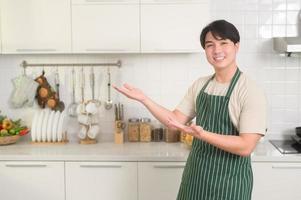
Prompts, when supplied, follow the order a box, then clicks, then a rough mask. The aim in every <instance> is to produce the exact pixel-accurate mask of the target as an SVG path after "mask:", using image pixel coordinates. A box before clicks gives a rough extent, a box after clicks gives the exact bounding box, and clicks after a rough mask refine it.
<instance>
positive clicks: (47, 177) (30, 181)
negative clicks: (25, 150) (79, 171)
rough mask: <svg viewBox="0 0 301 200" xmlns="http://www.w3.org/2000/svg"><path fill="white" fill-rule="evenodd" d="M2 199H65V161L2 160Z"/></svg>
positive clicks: (0, 165) (0, 184) (0, 189)
mask: <svg viewBox="0 0 301 200" xmlns="http://www.w3.org/2000/svg"><path fill="white" fill-rule="evenodd" d="M0 199H3V200H4V199H5V200H29V199H30V200H41V199H43V200H54V199H55V200H64V199H65V193H64V163H63V162H28V161H16V162H5V161H2V162H0Z"/></svg>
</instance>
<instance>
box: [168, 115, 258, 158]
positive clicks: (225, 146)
mask: <svg viewBox="0 0 301 200" xmlns="http://www.w3.org/2000/svg"><path fill="white" fill-rule="evenodd" d="M169 124H170V126H173V127H174V128H178V129H180V130H182V131H185V132H186V133H188V134H190V135H192V136H194V137H195V138H197V139H200V140H203V141H205V142H207V143H209V144H212V145H213V146H215V147H217V148H220V149H222V150H224V151H227V152H230V153H233V154H236V155H239V156H249V155H250V154H251V153H252V152H253V150H254V148H255V147H256V144H257V142H258V141H259V139H260V138H261V136H260V134H256V133H241V134H240V135H239V136H234V135H220V134H216V133H212V132H208V131H205V130H204V129H203V128H202V127H200V126H197V125H195V124H192V125H191V126H185V125H183V124H181V123H180V122H177V121H175V120H173V119H169Z"/></svg>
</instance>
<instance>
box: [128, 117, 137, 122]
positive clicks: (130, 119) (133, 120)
mask: <svg viewBox="0 0 301 200" xmlns="http://www.w3.org/2000/svg"><path fill="white" fill-rule="evenodd" d="M129 122H139V119H138V118H129Z"/></svg>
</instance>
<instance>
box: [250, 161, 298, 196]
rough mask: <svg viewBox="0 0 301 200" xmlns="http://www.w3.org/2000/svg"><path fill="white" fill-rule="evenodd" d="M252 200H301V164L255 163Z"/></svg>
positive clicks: (253, 164)
mask: <svg viewBox="0 0 301 200" xmlns="http://www.w3.org/2000/svg"><path fill="white" fill-rule="evenodd" d="M252 166H253V174H254V185H253V195H252V196H253V197H252V200H263V199H270V200H284V199H289V200H297V199H301V192H300V188H301V184H300V180H301V163H280V162H279V163H276V162H272V163H269V162H262V163H261V162H253V163H252Z"/></svg>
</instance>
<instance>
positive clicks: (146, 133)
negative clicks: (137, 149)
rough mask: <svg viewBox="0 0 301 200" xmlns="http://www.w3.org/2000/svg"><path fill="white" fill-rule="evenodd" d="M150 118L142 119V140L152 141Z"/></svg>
mask: <svg viewBox="0 0 301 200" xmlns="http://www.w3.org/2000/svg"><path fill="white" fill-rule="evenodd" d="M150 122H151V119H150V118H141V119H140V129H139V130H140V142H150V141H151V140H152V127H151V123H150Z"/></svg>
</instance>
